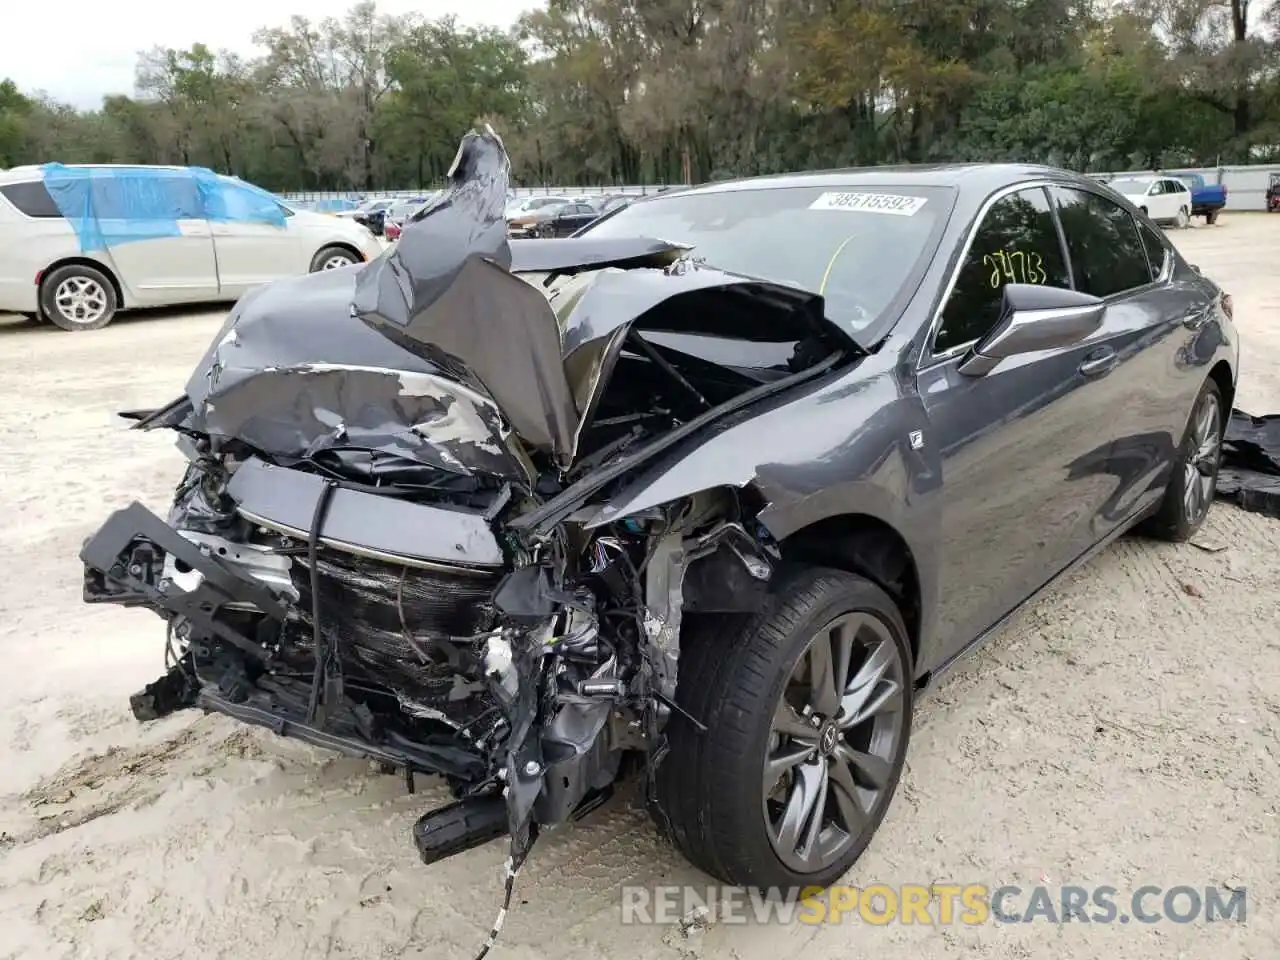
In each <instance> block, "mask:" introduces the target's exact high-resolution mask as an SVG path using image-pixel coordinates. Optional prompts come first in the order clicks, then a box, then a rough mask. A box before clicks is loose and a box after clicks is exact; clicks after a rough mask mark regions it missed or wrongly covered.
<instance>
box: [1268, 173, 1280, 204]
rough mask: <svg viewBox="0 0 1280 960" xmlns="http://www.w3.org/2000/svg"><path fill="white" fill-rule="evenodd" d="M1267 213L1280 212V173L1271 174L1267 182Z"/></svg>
mask: <svg viewBox="0 0 1280 960" xmlns="http://www.w3.org/2000/svg"><path fill="white" fill-rule="evenodd" d="M1265 199H1266V201H1267V213H1275V212H1276V211H1277V210H1280V173H1273V174H1271V177H1270V179H1269V180H1268V182H1267V192H1266V197H1265Z"/></svg>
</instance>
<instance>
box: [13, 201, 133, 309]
mask: <svg viewBox="0 0 1280 960" xmlns="http://www.w3.org/2000/svg"><path fill="white" fill-rule="evenodd" d="M0 251H3V255H2V256H0V312H10V311H11V312H14V313H34V312H35V311H36V309H37V301H38V297H39V288H38V287H37V285H36V278H37V277H38V276H39V275H42V274H44V273H46V272H47V271H48V270H49V268H50V267H52V266H53V265H55V264H57V263H58V262H59V261H63V260H66V259H68V258H74V259H78V260H89V261H92V262H94V263H97V264H98V265H99V266H101V267H103V268H104V269H106V270H107V271H108V272H110V273H111V274H112V275H113V276H115V275H116V270H115V266H114V264H113V263H112V262H111V260H110V258H109V257H107V256H104V255H102V254H100V253H81V252H80V240H79V238H78V237H77V236H76V232H75V230H73V229H72V227H71V224H69V223H68V222H67V221H66V220H63V219H61V218H57V219H54V218H46V217H28V216H25V215H23V214H21V213H19V212H18V211H17V210H16V209H15V208H14V207H13V205H12V204H10V203H9V202H8V201H7V200H5V199H4V197H3V196H0ZM118 279H119V277H117V280H118ZM122 292H123V293H124V300H125V302H129V301H131V300H132V295H131V291H129V290H127V289H126V290H124V291H122Z"/></svg>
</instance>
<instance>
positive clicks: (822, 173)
mask: <svg viewBox="0 0 1280 960" xmlns="http://www.w3.org/2000/svg"><path fill="white" fill-rule="evenodd" d="M1045 177H1050V178H1054V179H1062V180H1067V181H1075V182H1080V183H1096V181H1091V180H1089V179H1088V178H1086V177H1083V176H1081V175H1080V174H1077V173H1073V172H1071V171H1069V170H1062V169H1060V168H1058V167H1048V166H1041V165H1039V164H1022V163H938V164H885V165H882V166H874V167H846V168H843V169H838V170H816V171H812V172H806V173H780V174H771V175H768V176H763V177H746V178H742V179H738V180H721V181H718V182H716V183H707V184H702V185H700V186H694V187H688V188H686V189H683V190H680V191H678V193H679V194H680V195H682V196H688V195H689V194H691V193H735V192H739V191H748V190H768V189H781V188H783V187H829V188H833V189H834V188H840V187H844V188H847V189H856V188H859V187H872V186H885V185H887V184H890V183H892V184H895V185H897V186H902V187H908V186H921V187H963V188H966V189H971V190H978V191H981V192H984V193H985V192H989V191H991V190H998V189H999V188H1001V187H1004V186H1010V185H1013V184H1016V183H1019V182H1021V181H1023V180H1030V179H1040V178H1045ZM670 192H671V193H673V194H674V193H677V191H675V190H672V191H670Z"/></svg>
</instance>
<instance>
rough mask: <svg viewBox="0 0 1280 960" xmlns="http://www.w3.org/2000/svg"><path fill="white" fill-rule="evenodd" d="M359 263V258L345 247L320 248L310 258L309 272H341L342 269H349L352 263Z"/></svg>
mask: <svg viewBox="0 0 1280 960" xmlns="http://www.w3.org/2000/svg"><path fill="white" fill-rule="evenodd" d="M359 262H360V258H359V257H357V256H356V255H355V254H354V253H352V252H351V251H350V250H348V249H347V248H346V247H322V248H321V249H320V250H319V251H317V253H316V255H315V256H314V257H312V258H311V272H312V273H319V272H320V271H322V270H341V269H342V268H343V267H349V266H351V265H352V264H353V263H359Z"/></svg>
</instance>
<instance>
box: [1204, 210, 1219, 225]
mask: <svg viewBox="0 0 1280 960" xmlns="http://www.w3.org/2000/svg"><path fill="white" fill-rule="evenodd" d="M1221 212H1222V211H1221V210H1210V211H1209V212H1208V213H1206V214H1205V215H1204V222H1205V223H1206V224H1207V225H1208V226H1213V225H1214V224H1215V223H1217V222H1218V214H1219V213H1221Z"/></svg>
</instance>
